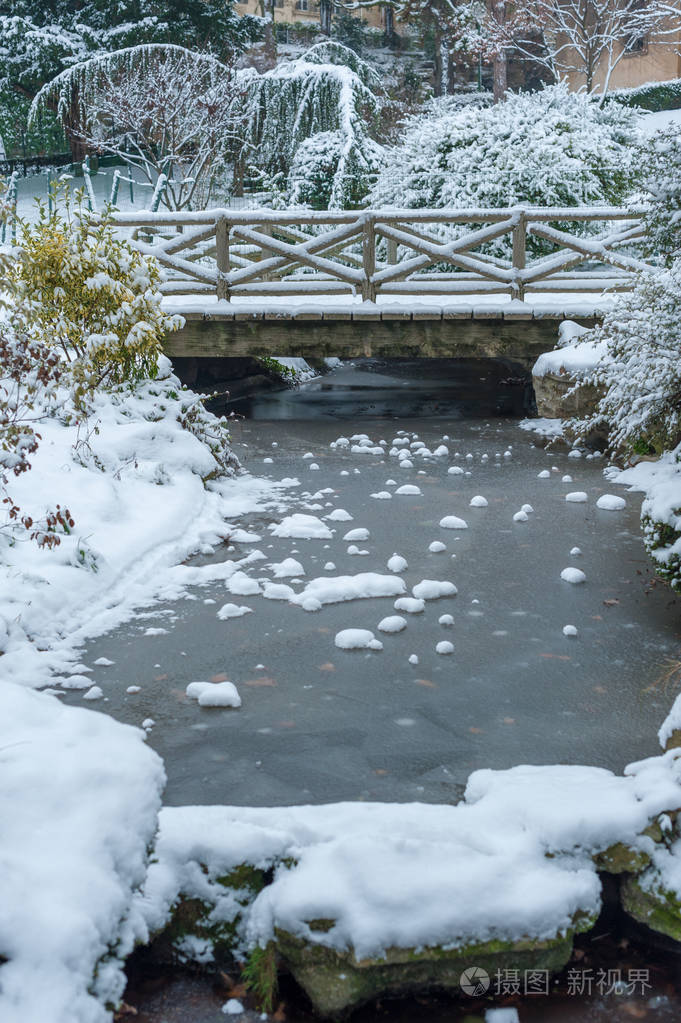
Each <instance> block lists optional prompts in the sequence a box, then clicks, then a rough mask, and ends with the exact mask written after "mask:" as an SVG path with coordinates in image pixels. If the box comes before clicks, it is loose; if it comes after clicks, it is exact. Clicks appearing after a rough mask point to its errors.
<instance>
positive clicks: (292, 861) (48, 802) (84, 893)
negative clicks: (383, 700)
mask: <svg viewBox="0 0 681 1023" xmlns="http://www.w3.org/2000/svg"><path fill="white" fill-rule="evenodd" d="M0 757H1V758H2V771H1V772H0V813H1V815H2V819H3V821H4V824H3V828H2V829H1V830H0V862H2V864H3V870H2V872H1V875H0V901H1V904H2V907H3V912H2V914H0V964H1V965H0V1018H1V1019H2V1020H3V1023H5V1021H6V1023H45V1021H47V1020H49V1021H50V1023H110V1020H111V1018H112V1017H111V1010H112V1007H113V1006H114V1005H115V1004H116V1002H117V1001H118V999H119V998H120V997H121V994H122V991H123V986H124V975H123V972H122V968H123V965H124V959H125V957H126V956H127V955H128V954H129V953H130V952H131V951H132V948H133V946H134V944H135V943H136V942H139V941H142V942H145V941H148V940H149V938H150V937H151V936H153V935H154V934H156V933H158V932H159V931H161V930H162V929H163V928H164V927H166V926H167V925H168V923H169V922H170V921H171V918H172V916H173V913H174V912H175V910H176V909H177V907H178V905H179V903H180V902H182V901H184V902H185V904H187V900H199V901H198V902H193V903H192V905H193V906H194V907H195V909H194V910H193V911H192V912H193V914H194V915H193V916H192V915H191V913H190V914H189V915H186V914H185V916H184V917H183V927H182V929H181V932H176V933H175V940H174V947H175V950H176V952H177V954H178V957H179V958H181V959H182V960H184V961H186V960H192V959H195V960H196V961H198V962H201V963H202V964H204V965H205V964H206V963H210V962H211V960H212V956H213V951H214V950H216V948H217V946H221V948H222V951H223V952H224V951H227V952H231V953H236V954H238V955H239V956H243V955H246V954H247V953H248V951H249V950H250V949H252V948H253V947H254V946H255V945H257V944H260V945H261V946H262V945H264V944H265V943H267V942H268V941H271V940H273V939H274V940H275V941H276V942H277V943H279V944H280V946H281V948H282V949H284V947H285V943H286V941H289V940H292V941H293V942H294V944H293V945H292V946H291V945H288V946H286V947H287V948H289V951H288V952H284V953H283V954H284V955H285V957H287V961H288V962H289V965H290V966H291V968H292V969H293V972H294V975H296V976H298V979H299V981H300V982H301V983H302V984H303V986H305V984H306V983H308V981H309V976H308V975H307V974H306V973H305V971H302V972H300V973H299V970H298V967H299V963H298V962H297V961H296V959H295V955H293V954H292V953H291V951H290V948H295V942H300V943H302V944H303V945H304V946H305V947H307V948H310V949H313V950H314V949H317V950H325V953H324V954H331V955H332V956H334V957H337V959H334V960H333V961H334V962H336V961H337V962H338V963H343V962H345V959H347V961H348V963H349V973H352V971H353V970H354V969H355V968H356V964H357V963H358V962H359V961H360V960H362V959H364V962H363V963H362V970H363V971H364V975H365V977H367V978H368V977H372V983H376V982H377V977H378V978H379V979H378V983H379V984H383V985H384V987H385V983H386V982H385V981H384V980H382V979H380V974H381V967H382V964H384V963H385V962H392V963H394V961H395V959H396V958H399V956H400V955H407V957H408V959H409V961H410V962H411V964H412V965H411V967H410V969H413V968H414V964H415V963H418V962H419V961H420V959H421V958H422V957H425V958H427V957H429V956H430V955H431V952H430V950H433V949H436V950H439V952H438V955H439V956H441V957H443V960H444V961H445V962H446V961H447V956H450V957H451V956H454V957H456V955H457V954H462V955H463V954H465V950H466V949H471V948H472V947H475V948H476V949H477V950H478V953H480V954H482V955H483V957H484V956H485V955H492V956H493V955H494V954H495V952H494V949H495V948H496V949H497V950H498V949H502V950H503V948H504V947H505V948H507V949H508V947H509V946H508V945H506V946H504V945H503V944H500V943H505V942H506V943H510V947H511V949H512V950H515V952H516V954H517V955H518V956H522V955H523V954H526V953H527V951H528V948H530V949H531V948H536V949H538V951H539V954H543V953H544V951H545V949H546V947H547V945H548V946H549V947H550V948H555V949H557V950H558V951H559V954H560V956H563V961H564V959H565V958H566V957H567V955H569V949H570V946H571V938H572V935H573V934H574V933H575V932H576V931H579V930H584V929H588V928H589V927H590V926H591V925H592V924H593V922H594V920H595V918H596V916H597V914H598V912H599V910H600V904H601V881H600V877H599V871H601V870H604V869H605V870H606V871H614V872H618V871H621V870H626V871H631V870H634V871H635V872H636V871H640V870H641V869H643V868H645V866H646V864H647V863H650V862H652V863H653V865H654V867H653V868H652V869H653V872H654V875H655V878H656V880H657V883H662V882H663V883H664V885H665V886H666V887H667V888H671V890H674V891H676V890H677V889H678V888H679V885H678V884H677V874H678V870H677V868H676V858H675V856H676V854H675V847H672V849H671V852H669V853H667V852H666V851H665V849H664V847H663V845H662V844H661V842H663V840H664V836H667V838H671V837H673V831H672V823H671V820H670V818H669V817H668V816H667V812H668V811H673V810H675V809H677V808H678V807H679V806H681V750H672V751H670V752H668V753H666V754H663V755H662V756H659V757H653V758H650V759H648V760H644V761H641V762H639V763H636V764H632V765H630V766H629V767H627V768H626V769H625V771H624V775H623V776H617V775H614V774H613V773H612V772H610V771H606V770H603V769H601V768H592V767H578V766H545V767H541V766H539V767H535V766H522V767H516V768H512V769H511V770H507V771H490V770H482V771H476V772H474V773H473V774H472V775H471V776H470V778H469V780H468V785H467V788H466V792H465V796H464V799H463V801H462V802H461V803H459V804H457V805H454V806H452V805H449V804H444V805H427V804H421V803H407V804H389V803H362V802H358V803H337V804H329V805H322V806H292V807H273V808H272V807H270V808H261V809H252V808H241V807H229V806H194V807H192V806H188V807H176V808H165V809H162V810H160V814H159V806H160V793H161V789H162V786H163V782H164V773H163V767H162V764H161V762H160V760H159V758H158V757H157V756H156V754H155V753H153V752H152V751H151V750H149V749H148V748H147V747H146V746H145V745H144V741H143V733H142V732H141V731H139V730H137V729H134V728H130V727H129V726H125V725H121V724H119V723H117V722H115V721H113V720H112V719H110V718H108V717H107V716H105V715H102V714H99V713H96V712H94V711H90V710H82V709H80V708H71V707H64V706H62V705H61V704H60V703H59V702H58V701H57V700H55V699H54V698H53V697H51V696H48V695H46V694H41V693H34V692H30V691H28V690H26V689H24V688H22V687H20V686H15V685H12V684H7V685H4V686H1V687H0ZM18 792H21V798H18V796H17V793H18ZM157 823H158V825H159V832H158V835H157V838H156V842H155V846H154V849H153V855H152V856H151V858H150V859H148V858H147V854H148V850H149V849H150V848H151V844H152V841H153V836H154V832H155V830H156V827H157ZM651 825H652V829H651ZM632 864H637V866H636V867H634V866H632ZM642 876H643V877H645V875H642ZM196 907H200V909H199V910H198V917H197V915H196V913H197V909H196ZM321 925H323V926H321ZM313 954H314V953H313ZM476 954H477V953H476ZM292 955H293V958H292V959H291V958H290V957H291V956H292ZM344 957H345V958H344ZM3 959H4V960H6V961H5V962H3ZM483 961H485V962H486V960H484V959H483ZM374 964H375V965H376V967H377V971H376V972H374V973H373V975H372V973H371V970H372V968H373V965H374ZM367 968H368V969H367ZM554 968H555V964H554ZM458 975H459V974H458V973H457V980H458ZM337 979H338V980H339V981H343V982H345V980H348V985H346V986H345V988H344V986H343V984H340V985H339V986H338V988H337V990H336V992H335V993H334V997H337V996H340V997H342V998H346V999H347V1000H348V1004H350V1003H352V1000H353V999H356V996H357V990H356V989H353V988H352V983H354V980H353V978H352V977H351V976H350V975H348V977H346V976H345V975H344V974H343V973H342V972H341V974H340V976H339V977H338V978H337ZM391 983H392V981H390V980H389V981H388V983H387V988H388V989H390V984H391ZM360 1000H361V999H360Z"/></svg>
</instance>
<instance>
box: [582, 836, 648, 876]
mask: <svg viewBox="0 0 681 1023" xmlns="http://www.w3.org/2000/svg"><path fill="white" fill-rule="evenodd" d="M593 860H594V863H595V864H596V869H597V870H601V871H603V872H604V873H606V874H640V873H641V871H642V870H645V868H646V867H647V866H648V865H649V863H650V856H649V855H648V853H645V852H642V851H641V850H640V849H632V847H631V846H629V845H626V844H625V843H624V842H615V844H614V845H611V846H608V848H607V849H604V850H603V851H602V852H599V853H596V855H595V856H594V858H593Z"/></svg>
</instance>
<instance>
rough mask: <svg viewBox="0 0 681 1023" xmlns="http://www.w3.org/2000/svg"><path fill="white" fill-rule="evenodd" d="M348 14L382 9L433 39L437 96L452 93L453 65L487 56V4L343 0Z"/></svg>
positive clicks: (436, 0)
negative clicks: (483, 28) (484, 53)
mask: <svg viewBox="0 0 681 1023" xmlns="http://www.w3.org/2000/svg"><path fill="white" fill-rule="evenodd" d="M343 7H344V8H345V9H346V10H355V11H357V10H362V9H363V8H370V7H374V8H375V7H380V8H382V9H384V10H389V11H390V12H391V16H392V17H393V18H398V19H399V21H400V23H401V24H403V25H411V26H413V27H414V29H415V30H416V31H417V32H418V33H419V34H420V36H421V37H422V38H426V37H428V36H430V37H431V38H432V44H433V56H434V62H435V81H434V86H435V95H436V96H439V95H446V94H447V93H448V92H449V82H450V72H451V65H452V64H453V62H457V63H463V64H470V63H472V62H475V61H477V60H478V59H479V58H480V57H481V56H482V54H483V52H485V50H486V47H487V39H486V37H484V36H483V34H482V31H481V29H482V22H483V20H484V19H485V16H486V6H485V0H344V2H343Z"/></svg>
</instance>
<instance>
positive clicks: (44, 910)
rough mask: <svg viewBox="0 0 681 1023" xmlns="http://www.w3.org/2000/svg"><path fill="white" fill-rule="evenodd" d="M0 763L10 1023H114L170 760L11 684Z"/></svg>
mask: <svg viewBox="0 0 681 1023" xmlns="http://www.w3.org/2000/svg"><path fill="white" fill-rule="evenodd" d="M0 760H1V762H2V763H1V766H0V820H2V827H1V828H0V863H1V864H2V869H1V870H0V906H2V912H0V1019H1V1020H2V1021H3V1023H48V1021H49V1023H105V1021H107V1023H108V1021H110V1019H111V1015H110V1013H109V1012H108V1011H106V1010H105V1008H104V1005H105V1003H107V1002H109V1003H115V1002H117V1001H118V999H119V998H120V996H121V994H122V992H123V988H124V986H125V978H124V976H123V972H122V965H123V963H122V960H123V958H124V957H125V956H126V955H128V954H129V953H130V952H131V951H132V948H133V945H134V943H135V941H136V939H138V938H139V939H142V940H144V939H145V938H146V929H145V927H144V924H143V921H142V920H141V919H140V918H139V916H138V915H136V914H135V912H133V891H134V890H135V889H136V888H138V887H139V886H141V885H142V883H143V881H144V878H145V872H146V860H147V847H148V846H149V845H150V844H151V842H152V840H153V838H154V833H155V830H156V821H157V813H158V810H159V807H160V802H161V790H162V788H163V785H164V782H165V775H164V771H163V765H162V763H161V760H160V758H159V757H158V756H157V755H156V754H155V753H154V752H153V751H152V750H151V749H149V748H148V747H147V746H146V745H145V744H144V733H143V732H142V731H140V730H139V729H137V728H131V727H129V726H128V725H120V724H118V723H117V722H115V721H114V720H113V719H112V718H110V717H107V716H106V715H105V714H97V713H94V712H93V711H89V710H81V709H80V708H69V707H62V706H61V705H60V703H59V701H58V700H56V699H55V698H54V697H52V696H48V695H46V694H44V693H35V692H31V691H30V690H28V689H25V688H24V687H22V686H16V685H13V684H11V683H9V682H6V681H5V683H4V684H3V685H0ZM3 957H4V958H5V959H7V962H5V963H2V959H3ZM95 971H96V976H95Z"/></svg>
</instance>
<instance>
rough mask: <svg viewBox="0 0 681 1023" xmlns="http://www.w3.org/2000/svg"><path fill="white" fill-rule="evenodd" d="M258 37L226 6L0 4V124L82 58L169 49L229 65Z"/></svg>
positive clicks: (223, 1) (102, 0)
mask: <svg viewBox="0 0 681 1023" xmlns="http://www.w3.org/2000/svg"><path fill="white" fill-rule="evenodd" d="M261 32H262V25H261V22H260V19H258V18H254V17H251V16H248V15H245V16H239V15H238V14H237V13H236V11H235V9H234V4H233V2H232V0H200V2H198V3H196V2H194V0H81V2H79V3H77V4H76V3H72V2H70V0H48V2H46V3H41V2H39V0H0V118H1V116H2V110H3V108H7V107H10V108H12V109H14V108H16V106H17V101H16V97H20V98H21V97H23V98H24V99H28V100H29V101H30V100H31V99H32V98H33V96H35V94H36V93H37V92H38V91H39V90H40V88H41V87H42V86H43V85H44V84H45V83H46V82H49V81H51V80H53V79H54V78H55V77H57V76H58V75H59V74H60V73H61V72H62V71H64V70H65V69H67V68H70V67H72V66H73V65H74V64H77V63H79V62H82V61H84V60H86V59H87V58H88V57H93V56H97V55H104V54H107V53H110V52H112V51H115V50H121V49H126V48H128V47H131V46H140V45H142V44H146V43H174V44H177V45H183V46H186V47H188V48H192V49H199V50H201V49H210V51H211V52H212V53H213V55H214V56H215V57H218V58H219V59H221V60H224V61H229V60H230V59H231V57H232V56H233V55H234V54H235V53H238V52H240V51H242V50H243V49H244V47H245V46H247V45H248V44H249V42H250V41H251V40H253V39H255V38H258V37H259V35H260V34H261ZM19 106H20V108H21V104H19ZM22 112H24V113H25V110H24V109H23V108H22ZM74 143H75V144H74V147H73V148H74V157H79V156H80V155H82V154H81V152H80V149H79V146H78V144H77V141H76V140H75V139H74Z"/></svg>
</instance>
